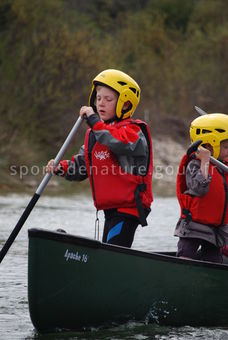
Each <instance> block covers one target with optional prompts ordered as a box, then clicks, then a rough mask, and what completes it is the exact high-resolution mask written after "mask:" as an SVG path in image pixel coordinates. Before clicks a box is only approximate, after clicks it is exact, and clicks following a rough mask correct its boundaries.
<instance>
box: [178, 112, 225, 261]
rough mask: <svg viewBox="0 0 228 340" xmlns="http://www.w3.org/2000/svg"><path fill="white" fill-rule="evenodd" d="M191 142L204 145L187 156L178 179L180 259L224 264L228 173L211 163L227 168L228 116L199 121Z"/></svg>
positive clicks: (203, 117)
mask: <svg viewBox="0 0 228 340" xmlns="http://www.w3.org/2000/svg"><path fill="white" fill-rule="evenodd" d="M190 137H191V141H192V142H196V141H198V140H201V141H202V145H203V146H202V147H200V148H199V149H198V151H197V152H196V153H195V154H192V155H190V156H187V155H184V157H183V158H182V160H181V163H180V166H179V171H178V175H177V198H178V201H179V204H180V207H181V217H180V219H179V221H178V223H177V226H176V230H175V233H174V235H175V236H179V242H178V250H177V256H178V257H186V258H192V259H200V260H204V261H210V262H219V263H222V255H221V251H220V248H221V247H223V246H224V245H226V244H228V173H226V172H224V171H223V170H221V168H219V167H217V166H215V165H213V164H212V163H211V162H210V155H212V156H213V157H214V158H216V159H218V160H219V161H221V162H223V163H225V164H227V161H228V115H226V114H220V113H212V114H207V115H204V116H200V117H198V118H196V119H195V120H194V121H193V122H192V123H191V127H190Z"/></svg>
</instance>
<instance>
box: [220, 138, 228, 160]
mask: <svg viewBox="0 0 228 340" xmlns="http://www.w3.org/2000/svg"><path fill="white" fill-rule="evenodd" d="M218 158H219V159H220V160H221V161H224V160H225V159H226V158H228V139H226V140H223V141H222V142H221V143H220V154H219V157H218Z"/></svg>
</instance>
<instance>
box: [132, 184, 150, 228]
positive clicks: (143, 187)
mask: <svg viewBox="0 0 228 340" xmlns="http://www.w3.org/2000/svg"><path fill="white" fill-rule="evenodd" d="M145 190H146V184H145V183H141V184H138V185H137V187H136V189H135V192H134V196H135V202H136V207H137V210H138V213H139V221H140V224H141V226H142V227H145V226H147V225H148V224H147V220H146V214H145V209H144V207H143V204H142V200H141V197H140V192H143V191H145Z"/></svg>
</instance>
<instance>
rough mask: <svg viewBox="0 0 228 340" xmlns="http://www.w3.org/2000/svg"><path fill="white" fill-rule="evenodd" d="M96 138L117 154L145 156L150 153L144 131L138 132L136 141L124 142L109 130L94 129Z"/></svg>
mask: <svg viewBox="0 0 228 340" xmlns="http://www.w3.org/2000/svg"><path fill="white" fill-rule="evenodd" d="M93 132H94V135H95V138H96V140H97V141H98V142H99V143H101V144H104V145H106V146H107V147H108V148H109V149H110V150H111V151H112V152H113V153H114V154H116V155H128V156H134V157H145V156H146V155H147V153H148V145H147V141H146V137H145V135H144V133H143V132H142V131H139V132H138V139H137V141H136V142H134V143H133V142H128V143H123V142H121V141H120V140H118V139H116V138H114V137H113V136H112V135H111V134H110V133H109V131H108V130H102V131H93Z"/></svg>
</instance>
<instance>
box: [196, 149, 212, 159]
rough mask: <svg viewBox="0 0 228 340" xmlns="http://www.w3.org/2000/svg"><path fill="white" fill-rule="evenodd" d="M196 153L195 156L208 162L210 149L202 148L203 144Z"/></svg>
mask: <svg viewBox="0 0 228 340" xmlns="http://www.w3.org/2000/svg"><path fill="white" fill-rule="evenodd" d="M196 154H197V158H198V159H200V160H201V161H204V162H209V160H210V156H211V152H210V150H208V149H206V148H204V147H203V146H200V147H199V148H198V150H197V152H196Z"/></svg>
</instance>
